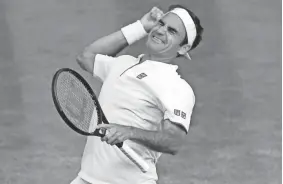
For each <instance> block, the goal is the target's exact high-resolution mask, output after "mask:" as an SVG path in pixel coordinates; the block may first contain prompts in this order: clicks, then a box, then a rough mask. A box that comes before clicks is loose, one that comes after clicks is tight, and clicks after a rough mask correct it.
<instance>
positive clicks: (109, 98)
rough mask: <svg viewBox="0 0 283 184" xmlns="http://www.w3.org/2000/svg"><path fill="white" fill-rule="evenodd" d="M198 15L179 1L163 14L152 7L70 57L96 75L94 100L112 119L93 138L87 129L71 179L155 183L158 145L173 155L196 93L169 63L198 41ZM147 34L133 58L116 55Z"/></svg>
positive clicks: (100, 183)
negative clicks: (129, 152)
mask: <svg viewBox="0 0 283 184" xmlns="http://www.w3.org/2000/svg"><path fill="white" fill-rule="evenodd" d="M202 31H203V28H202V27H201V25H200V22H199V19H198V18H197V17H196V16H195V15H194V14H193V13H192V12H191V11H190V10H188V9H186V8H185V7H183V6H179V5H174V6H171V7H170V8H169V11H168V12H167V13H165V14H163V12H162V11H161V10H160V9H158V8H156V7H154V8H153V9H152V10H151V11H150V12H149V13H147V14H146V15H144V16H143V17H142V19H141V20H138V21H136V22H135V23H133V24H130V25H128V26H126V27H123V28H122V29H121V30H119V31H117V32H115V33H113V34H110V35H108V36H105V37H103V38H100V39H98V40H96V41H95V42H94V43H92V44H91V45H90V46H88V47H87V48H86V49H85V50H84V52H83V53H82V54H80V55H79V56H78V58H77V62H78V63H79V65H80V66H81V68H82V69H84V70H86V71H87V72H89V73H91V74H92V75H95V76H98V77H99V78H101V79H102V81H103V86H102V88H101V92H100V96H99V101H100V104H101V107H102V109H103V111H104V113H105V116H106V117H107V119H108V120H109V122H111V124H103V125H100V126H99V127H98V128H100V129H104V130H105V129H106V130H108V133H107V135H105V136H104V137H103V138H101V139H99V138H97V137H88V139H87V143H86V146H85V150H84V154H83V157H82V164H81V170H80V172H79V174H78V177H77V178H76V179H75V180H74V181H73V182H72V184H87V183H92V184H155V183H156V181H157V179H158V177H157V173H156V163H157V160H158V158H159V157H160V156H161V154H162V153H167V154H172V155H175V154H176V153H177V152H178V151H179V149H180V147H181V146H182V143H183V140H184V138H185V135H186V134H187V133H188V130H189V125H190V118H191V114H192V110H193V107H194V104H195V96H194V93H193V90H192V89H191V87H190V85H189V84H187V82H186V81H184V80H183V79H181V77H180V76H179V75H178V73H177V72H176V70H177V66H175V65H172V64H170V63H171V62H172V61H173V60H174V59H175V58H176V57H182V56H184V57H186V58H190V57H189V54H188V52H189V51H190V50H192V49H194V48H195V47H196V46H197V45H198V44H199V42H200V41H201V35H202ZM146 35H148V40H147V43H146V45H147V50H146V52H145V53H144V54H142V55H140V56H139V57H138V58H135V57H133V56H129V55H122V56H117V54H118V53H119V52H120V51H122V50H123V49H124V48H126V47H127V46H129V45H131V44H133V43H134V42H136V41H138V40H140V39H142V38H143V37H145V36H146ZM124 141H125V143H127V144H128V145H129V146H130V147H131V148H132V149H133V150H134V151H135V152H136V153H137V154H139V155H140V156H141V157H142V158H143V159H144V160H145V161H146V162H147V163H148V165H149V166H150V169H149V171H148V172H146V173H142V172H141V171H140V170H139V168H137V167H136V165H135V164H133V163H132V162H131V161H130V160H129V159H128V158H127V157H126V156H125V155H124V154H123V153H122V152H121V151H120V150H119V149H118V148H117V147H115V146H112V145H115V144H117V143H119V142H124Z"/></svg>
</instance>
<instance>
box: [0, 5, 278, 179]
mask: <svg viewBox="0 0 283 184" xmlns="http://www.w3.org/2000/svg"><path fill="white" fill-rule="evenodd" d="M176 3H182V4H185V5H186V6H188V7H189V8H190V9H191V10H192V11H193V12H195V14H197V15H198V16H199V18H200V20H201V23H202V25H203V27H204V35H203V36H204V38H203V42H202V43H201V45H200V47H199V48H197V49H196V50H195V51H193V52H192V58H193V60H192V61H185V60H178V61H176V64H178V65H179V66H180V73H181V74H182V76H183V78H184V79H186V80H187V81H188V82H189V83H190V85H191V86H192V87H193V89H194V91H195V94H196V100H197V104H196V107H195V109H194V113H193V118H192V126H191V129H190V131H189V134H188V136H187V141H186V143H185V145H184V148H183V149H182V151H181V152H180V153H179V154H178V155H176V156H170V155H164V156H162V158H161V159H160V162H159V164H158V172H159V175H160V181H159V184H280V183H281V168H282V166H281V135H282V134H281V130H282V124H281V3H280V1H276V0H269V1H266V0H257V1H255V0H250V1H244V0H237V1H231V0H210V1H205V0H198V1H197V0H195V1H193V0H191V1H185V0H180V1H168V0H143V1H138V0H103V1H99V0H45V1H44V0H0V184H51V183H61V184H63V183H65V184H68V183H69V182H70V181H71V180H72V179H73V178H74V177H75V176H76V174H77V172H78V170H79V166H80V158H81V154H82V151H83V148H84V143H85V138H84V137H82V136H79V135H77V134H75V133H74V132H72V131H71V130H70V129H69V128H68V127H67V126H65V125H64V123H63V122H62V121H61V119H60V117H59V115H58V114H57V112H56V110H55V108H54V106H53V102H52V98H51V87H50V86H51V79H52V75H53V74H54V72H55V71H56V70H57V69H59V68H61V67H70V68H73V69H76V70H78V71H79V72H80V73H82V74H83V75H84V76H86V75H85V73H83V71H82V70H80V69H79V67H78V66H77V64H76V62H75V57H76V55H77V54H78V53H79V52H80V51H82V49H83V48H84V47H85V46H86V45H87V44H89V43H90V42H91V41H93V40H95V39H97V38H99V37H100V36H104V35H105V34H109V33H111V32H113V31H116V30H118V29H119V28H121V27H122V26H124V25H127V24H128V23H131V22H133V21H135V20H136V19H139V18H140V17H141V16H142V15H143V14H144V13H146V12H147V11H149V10H150V9H151V8H152V7H153V6H155V5H157V6H159V7H160V8H162V9H164V10H166V8H167V7H168V5H170V4H176ZM142 49H144V46H143V42H142V41H141V42H140V43H138V44H136V45H134V46H133V47H132V48H130V49H128V50H126V51H125V52H127V53H130V54H133V55H135V56H136V55H138V54H141V53H142ZM86 77H87V79H88V80H89V81H90V82H91V83H92V85H93V87H94V88H95V89H96V91H97V92H98V91H99V84H97V81H93V80H92V79H91V77H89V76H86Z"/></svg>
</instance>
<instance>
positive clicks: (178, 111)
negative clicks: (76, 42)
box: [174, 109, 186, 119]
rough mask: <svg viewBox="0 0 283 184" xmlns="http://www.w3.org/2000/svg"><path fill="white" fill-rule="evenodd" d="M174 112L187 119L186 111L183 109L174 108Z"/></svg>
mask: <svg viewBox="0 0 283 184" xmlns="http://www.w3.org/2000/svg"><path fill="white" fill-rule="evenodd" d="M174 114H175V115H176V116H181V117H182V118H183V119H186V113H184V112H183V111H180V110H178V109H174Z"/></svg>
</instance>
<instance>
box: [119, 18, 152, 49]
mask: <svg viewBox="0 0 283 184" xmlns="http://www.w3.org/2000/svg"><path fill="white" fill-rule="evenodd" d="M121 31H122V33H123V35H124V37H125V38H126V40H127V42H128V44H129V45H131V44H133V43H135V42H136V41H138V40H140V39H142V38H143V37H145V36H146V35H147V31H146V30H145V27H144V25H143V24H142V22H141V21H140V20H138V21H136V22H134V23H132V24H130V25H128V26H125V27H123V28H122V29H121Z"/></svg>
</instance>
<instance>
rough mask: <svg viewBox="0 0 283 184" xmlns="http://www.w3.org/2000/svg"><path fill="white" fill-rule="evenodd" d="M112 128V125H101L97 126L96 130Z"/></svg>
mask: <svg viewBox="0 0 283 184" xmlns="http://www.w3.org/2000/svg"><path fill="white" fill-rule="evenodd" d="M111 127H112V125H110V124H99V125H97V126H96V129H106V130H107V129H110V128H111Z"/></svg>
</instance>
